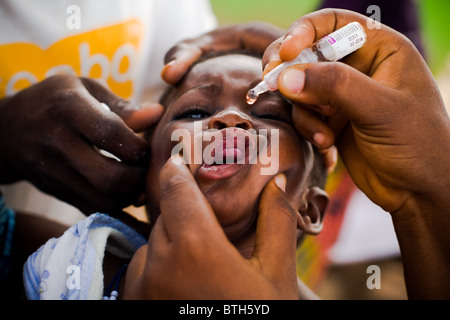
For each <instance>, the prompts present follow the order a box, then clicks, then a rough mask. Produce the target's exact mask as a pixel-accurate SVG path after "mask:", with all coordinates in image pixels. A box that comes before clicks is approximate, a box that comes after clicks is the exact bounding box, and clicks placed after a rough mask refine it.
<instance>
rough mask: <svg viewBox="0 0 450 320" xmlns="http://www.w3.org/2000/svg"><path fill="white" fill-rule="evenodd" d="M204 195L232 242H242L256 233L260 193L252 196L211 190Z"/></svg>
mask: <svg viewBox="0 0 450 320" xmlns="http://www.w3.org/2000/svg"><path fill="white" fill-rule="evenodd" d="M204 195H205V197H206V199H207V200H208V202H209V203H210V205H211V207H212V209H213V211H214V213H215V215H216V217H217V220H218V221H219V223H220V225H221V226H222V228H223V229H224V231H225V233H226V235H227V236H228V238H229V239H230V241H232V242H234V241H240V239H243V238H245V237H247V236H249V235H250V234H252V233H253V232H254V228H255V224H256V218H257V213H258V210H257V208H258V199H259V196H258V195H259V193H258V194H257V195H256V196H252V195H251V194H244V193H242V192H233V191H228V192H224V190H220V191H218V190H215V191H211V190H210V191H205V192H204Z"/></svg>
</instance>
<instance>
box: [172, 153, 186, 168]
mask: <svg viewBox="0 0 450 320" xmlns="http://www.w3.org/2000/svg"><path fill="white" fill-rule="evenodd" d="M170 161H171V162H172V163H174V164H176V165H180V164H186V161H185V160H184V157H183V156H182V155H181V154H179V153H176V154H173V155H172V156H171V157H170Z"/></svg>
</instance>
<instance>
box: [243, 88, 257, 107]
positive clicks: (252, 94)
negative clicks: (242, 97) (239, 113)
mask: <svg viewBox="0 0 450 320" xmlns="http://www.w3.org/2000/svg"><path fill="white" fill-rule="evenodd" d="M256 99H258V94H257V93H256V91H255V90H254V89H250V90H249V91H248V92H247V96H246V100H247V104H254V103H255V101H256Z"/></svg>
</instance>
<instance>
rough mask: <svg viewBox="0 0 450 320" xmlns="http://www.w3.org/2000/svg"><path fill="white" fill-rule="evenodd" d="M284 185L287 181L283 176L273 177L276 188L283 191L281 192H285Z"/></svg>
mask: <svg viewBox="0 0 450 320" xmlns="http://www.w3.org/2000/svg"><path fill="white" fill-rule="evenodd" d="M286 183H287V180H286V176H285V175H284V174H282V173H280V174H278V175H277V176H276V177H275V184H276V185H277V186H278V188H280V189H281V190H283V192H286Z"/></svg>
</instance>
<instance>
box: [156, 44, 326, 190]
mask: <svg viewBox="0 0 450 320" xmlns="http://www.w3.org/2000/svg"><path fill="white" fill-rule="evenodd" d="M234 54H238V55H239V54H240V55H247V56H251V57H255V58H259V59H262V55H261V54H259V53H255V52H253V51H249V50H226V51H217V52H211V53H208V54H205V55H203V56H201V57H200V58H199V59H197V60H196V61H195V62H194V63H193V64H192V65H191V66H190V68H189V69H188V70H187V72H186V75H187V74H188V73H189V71H190V70H191V69H192V68H193V67H194V66H195V65H197V64H200V63H202V62H204V61H206V60H209V59H212V58H216V57H221V56H226V55H234ZM186 75H185V76H186ZM183 79H184V78H183ZM183 79H181V80H180V81H179V82H178V83H180V82H182V81H183ZM176 86H177V85H175V86H169V87H168V88H167V89H166V90H165V91H164V92H163V94H162V95H161V97H160V99H159V103H160V104H161V105H162V106H164V107H165V106H166V105H167V104H168V102H169V101H170V97H171V94H172V93H173V92H174V90H175V88H176ZM313 151H314V164H313V168H312V170H311V174H310V185H311V186H317V187H320V188H322V189H324V188H325V184H326V180H327V177H328V170H327V167H326V165H325V159H324V156H323V154H322V153H320V152H319V150H318V149H317V148H316V147H315V146H313Z"/></svg>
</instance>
